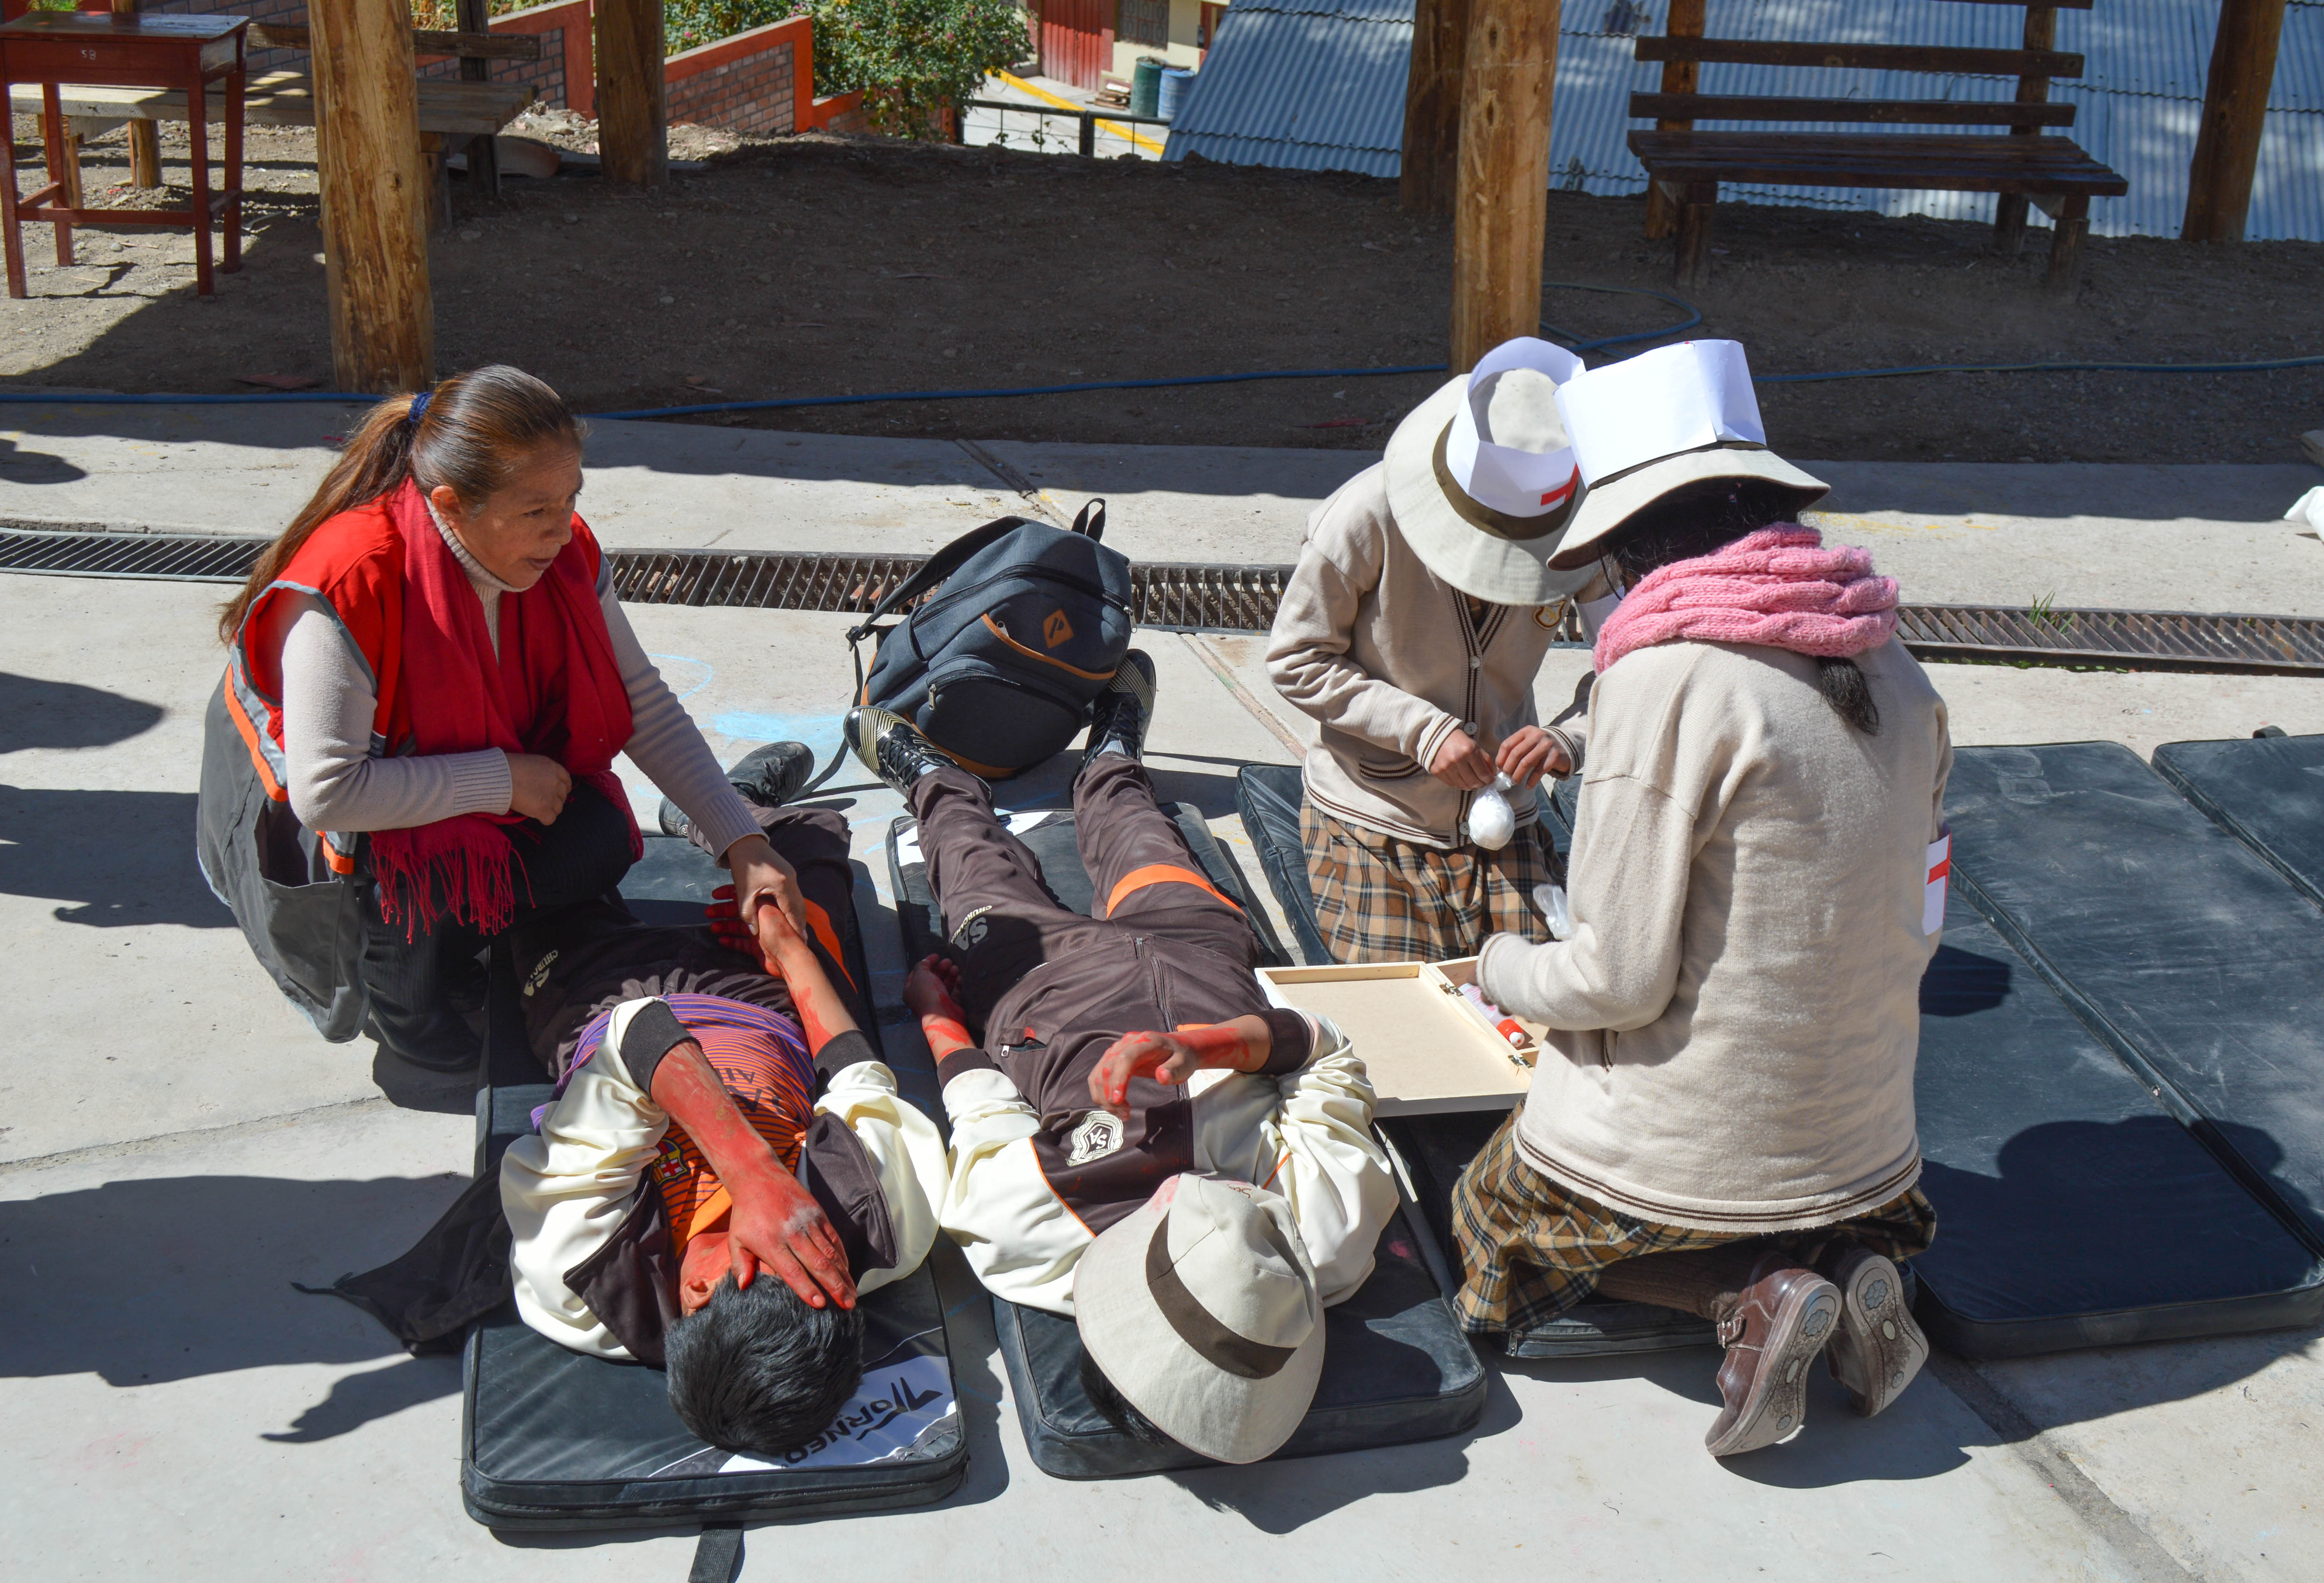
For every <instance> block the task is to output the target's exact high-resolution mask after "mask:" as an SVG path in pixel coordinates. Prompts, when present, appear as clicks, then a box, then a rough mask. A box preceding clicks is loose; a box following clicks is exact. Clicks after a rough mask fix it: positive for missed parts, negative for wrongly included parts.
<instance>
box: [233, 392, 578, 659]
mask: <svg viewBox="0 0 2324 1583" xmlns="http://www.w3.org/2000/svg"><path fill="white" fill-rule="evenodd" d="M583 437H584V430H583V428H582V425H581V421H580V420H579V419H577V418H576V417H575V416H574V415H573V412H572V410H571V409H570V408H568V407H567V406H566V404H565V403H564V401H563V399H562V398H561V397H559V396H558V393H556V392H555V391H553V390H551V389H549V386H548V385H546V384H542V383H541V382H540V381H539V380H538V379H535V378H534V377H533V376H532V375H530V374H527V373H525V372H524V371H523V370H522V369H520V368H512V367H510V366H507V365H506V364H503V363H495V364H492V365H489V366H485V367H483V368H476V369H472V370H470V371H469V372H468V373H466V374H455V375H452V377H451V378H449V379H447V380H444V381H442V382H441V383H440V384H438V385H437V386H436V387H435V388H434V389H433V390H428V391H422V392H420V393H418V394H417V395H392V396H390V397H388V398H387V399H386V400H385V401H383V402H382V403H379V405H377V406H375V407H374V408H373V409H372V410H371V411H370V412H368V413H366V414H365V415H364V421H363V422H362V424H361V425H360V426H359V427H358V428H357V429H356V430H355V432H354V433H353V434H351V435H349V436H348V437H347V443H346V449H343V450H342V451H340V453H339V459H338V460H337V462H335V463H333V464H332V466H331V470H330V471H329V472H328V473H327V474H325V475H324V477H323V483H322V486H321V487H320V488H318V489H317V490H316V491H315V497H314V498H313V499H312V500H309V502H307V505H306V506H305V508H304V509H303V510H301V511H300V513H299V514H298V515H297V516H296V517H294V518H293V519H292V520H291V525H290V526H289V527H287V528H285V529H283V530H282V532H281V535H280V536H278V537H277V538H276V539H275V541H274V542H272V544H269V545H268V546H267V547H266V549H265V551H264V552H263V554H261V555H260V556H259V558H258V564H257V565H256V566H254V567H253V568H251V571H250V580H249V581H247V582H245V583H244V584H243V586H242V591H241V592H240V593H238V594H236V595H235V597H233V598H232V599H230V600H228V601H227V602H226V607H225V608H224V609H223V610H221V611H219V612H218V636H219V638H220V640H221V641H223V642H226V643H232V642H234V637H235V633H237V632H239V631H241V630H242V623H243V618H244V616H247V615H249V613H250V606H252V604H253V603H254V602H255V601H256V600H257V598H258V596H259V595H261V594H263V593H264V592H265V591H266V589H267V588H268V587H269V585H271V584H272V583H273V581H274V580H275V579H277V578H279V577H281V575H282V569H283V568H284V567H286V566H288V565H290V564H291V557H292V556H294V555H296V554H298V553H299V550H300V546H301V545H303V544H305V543H306V542H307V539H308V535H309V534H311V533H312V532H314V531H315V530H316V529H317V528H318V527H319V526H321V525H322V524H323V523H325V522H327V521H328V520H329V519H331V518H332V517H335V516H337V515H338V514H339V513H341V512H343V511H351V510H353V509H354V508H355V507H356V506H358V505H364V503H366V502H368V501H373V500H377V499H378V498H379V497H380V496H381V495H385V494H387V493H388V492H389V491H390V490H392V489H394V488H395V487H396V486H398V485H400V484H401V483H402V482H403V480H404V479H406V478H407V477H417V478H418V479H419V481H420V487H421V488H422V489H423V490H432V489H435V488H438V487H439V486H450V488H451V489H452V490H453V491H454V492H455V493H456V494H457V495H459V497H460V498H461V499H462V500H464V501H469V502H480V501H482V500H484V498H485V497H486V496H488V495H491V494H492V493H493V491H494V490H495V489H498V488H499V487H500V486H501V485H502V483H503V480H505V479H506V478H507V477H508V474H509V470H510V468H511V467H512V466H513V465H514V464H515V462H516V460H517V458H519V457H520V456H521V455H524V454H525V453H527V452H529V451H530V450H531V449H532V448H534V447H536V446H539V445H542V444H551V443H554V444H563V445H570V446H574V447H576V448H578V447H579V445H580V444H581V441H582V439H583Z"/></svg>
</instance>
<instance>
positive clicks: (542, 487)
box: [205, 366, 804, 1069]
mask: <svg viewBox="0 0 2324 1583" xmlns="http://www.w3.org/2000/svg"><path fill="white" fill-rule="evenodd" d="M581 441H582V430H581V425H580V423H579V422H578V421H577V420H576V419H575V417H574V416H573V414H572V412H570V411H568V410H567V407H566V405H565V403H564V402H563V401H562V400H561V399H560V398H559V397H558V394H557V393H556V392H555V391H553V390H551V389H549V386H548V385H546V384H542V383H541V382H540V381H539V380H538V379H535V378H533V377H532V376H531V375H528V374H524V373H522V372H521V371H519V370H517V369H514V368H510V367H506V366H492V367H486V368H479V369H475V370H474V371H473V372H470V373H467V374H461V375H454V376H453V377H452V378H450V379H447V380H445V381H444V382H443V383H441V384H438V385H437V386H436V387H435V388H434V389H433V390H432V391H429V393H425V394H422V395H417V396H396V397H391V398H390V399H389V400H387V401H384V402H383V403H380V404H379V405H378V406H377V407H375V408H374V409H373V410H372V412H371V414H370V416H369V417H367V418H366V419H365V420H364V423H363V425H362V427H361V428H360V429H358V430H356V432H355V434H354V436H353V437H352V438H351V439H350V440H349V441H348V443H347V446H346V450H345V452H344V453H343V454H342V455H341V457H340V458H339V461H338V463H337V466H335V467H332V469H331V471H330V474H329V476H328V477H326V478H325V479H324V480H323V485H322V487H321V488H319V489H318V490H317V491H316V493H315V497H314V498H313V499H312V500H310V501H309V502H308V503H307V506H306V509H305V510H303V511H301V512H300V514H299V515H298V517H297V519H296V520H295V521H293V522H292V523H291V525H290V527H288V528H287V529H285V530H284V531H283V532H282V535H281V537H280V538H279V539H277V540H276V541H275V542H273V544H272V545H271V546H270V547H269V548H268V549H267V551H266V552H265V553H264V554H263V555H262V556H260V557H259V560H258V565H257V567H256V569H254V571H253V572H252V573H251V576H250V581H249V583H248V584H247V585H246V586H245V587H244V588H243V590H242V592H241V593H240V594H239V595H238V596H236V597H235V599H234V600H233V601H232V602H231V603H230V604H229V605H227V606H226V610H225V612H224V615H223V616H222V618H221V621H220V633H221V634H222V635H223V636H224V637H225V638H226V643H227V644H228V647H229V649H230V652H231V659H230V662H229V665H228V670H227V675H226V686H225V688H224V690H223V694H222V697H221V699H220V700H219V701H220V703H221V704H222V705H223V707H224V708H225V711H226V714H227V715H228V716H230V717H232V718H233V721H234V724H235V726H236V727H239V730H240V734H241V736H242V738H243V741H244V743H245V744H247V745H248V747H249V756H250V761H251V767H252V768H253V769H254V771H255V772H256V780H257V784H258V785H259V786H260V787H262V788H263V791H264V793H265V797H266V798H268V799H271V800H272V801H273V802H274V803H275V804H277V805H284V804H287V805H288V808H289V809H290V810H291V812H292V813H293V814H295V815H296V818H297V822H298V826H299V827H300V829H299V832H298V834H300V836H301V837H302V838H303V839H302V840H301V841H300V845H301V846H303V847H306V848H307V849H308V850H309V853H311V854H312V856H313V857H314V859H315V862H314V865H313V866H314V869H315V874H316V876H318V877H325V878H327V875H325V873H324V871H325V869H326V868H327V870H328V873H329V874H335V875H337V876H338V877H339V878H340V879H341V880H343V881H346V882H348V883H351V884H354V885H355V886H356V887H358V889H359V891H360V892H361V897H360V903H359V912H360V916H361V919H362V923H361V937H362V938H361V940H360V943H359V949H357V948H356V947H355V946H354V945H350V946H348V947H347V948H346V949H344V950H343V951H341V953H340V960H339V965H338V967H337V976H338V977H352V978H353V979H355V981H356V983H355V985H354V986H324V990H323V993H322V998H323V999H324V1000H326V1001H328V1000H331V999H334V998H336V1000H337V1001H338V1002H339V1003H340V1004H346V1002H347V999H348V995H347V990H348V989H349V988H350V987H352V988H355V989H358V990H359V991H360V1000H359V1001H358V1002H357V1003H356V1004H358V1005H360V1006H367V1009H368V1014H369V1022H370V1030H369V1031H370V1032H372V1033H373V1034H374V1036H375V1037H376V1038H378V1039H379V1040H380V1041H381V1042H383V1043H384V1044H386V1045H387V1046H388V1047H390V1048H391V1049H392V1050H394V1051H396V1052H397V1053H398V1054H400V1055H401V1056H403V1057H404V1058H405V1059H407V1060H411V1061H413V1062H415V1063H417V1064H420V1065H423V1066H429V1067H435V1068H439V1069H458V1068H462V1067H466V1066H471V1065H473V1064H474V1063H475V1060H476V1056H477V1042H478V1041H477V1037H476V1034H475V1032H474V1031H473V1030H472V1028H471V1026H470V1023H469V1022H468V1019H467V1018H466V1016H464V1015H463V1014H462V1013H463V1011H464V1010H465V1011H467V1012H474V1011H475V1009H477V1008H478V1007H479V1006H480V1005H481V990H482V984H483V975H482V969H481V967H479V965H478V957H479V954H480V952H481V950H482V949H483V947H484V943H485V941H486V940H488V939H489V938H490V937H491V936H493V935H495V934H498V933H499V932H501V931H502V930H505V929H506V928H508V927H509V925H510V924H511V922H512V921H514V920H515V918H516V917H517V916H518V915H519V914H520V913H522V912H530V911H533V910H536V909H539V908H544V907H556V906H561V905H569V904H571V903H577V902H581V901H586V900H587V899H589V898H591V897H594V896H599V895H603V894H604V893H606V892H607V891H610V890H612V889H613V887H614V886H615V885H616V884H619V882H620V880H621V878H622V875H623V874H624V873H625V872H626V871H627V870H628V868H629V866H630V865H631V864H632V863H633V862H634V861H636V859H637V857H638V856H639V854H640V851H641V847H640V843H639V837H638V827H637V821H636V819H635V818H634V817H633V816H632V813H631V811H630V802H629V797H628V794H627V793H626V792H625V791H623V790H622V785H621V782H620V781H619V780H618V779H616V778H615V776H614V774H613V755H614V754H617V753H624V752H625V753H627V754H629V755H630V758H631V760H632V762H633V763H634V764H637V765H638V767H639V768H641V769H642V770H643V771H645V773H647V775H648V776H649V777H650V778H651V779H652V780H653V782H655V784H656V785H658V786H659V787H660V788H661V789H662V791H665V792H667V793H668V794H669V798H670V800H671V801H674V802H675V803H677V805H678V808H679V809H680V810H683V811H684V812H685V814H686V815H687V819H689V820H690V821H691V823H692V824H693V826H694V831H695V834H696V838H697V839H699V840H700V841H701V843H702V844H703V845H705V847H708V849H709V850H711V851H712V852H715V853H718V854H720V855H721V860H722V861H723V862H724V864H725V865H726V866H727V867H728V868H729V869H730V870H731V871H732V872H733V875H734V880H735V884H736V888H737V891H738V893H739V894H740V895H741V897H742V899H743V901H744V903H746V905H745V909H744V912H745V915H746V916H748V915H750V912H751V911H752V910H753V909H755V907H756V906H757V904H758V903H759V902H760V901H761V900H762V899H772V900H774V901H775V902H776V903H778V904H779V905H780V906H781V907H782V908H783V910H784V911H785V912H788V913H789V914H791V916H792V920H793V922H794V924H795V925H798V926H799V927H801V928H804V921H803V920H802V918H801V917H800V907H799V902H798V888H797V885H796V884H795V877H794V875H793V874H792V871H791V868H790V866H789V865H788V864H787V863H785V862H784V861H783V860H782V858H780V857H779V856H777V855H776V854H775V852H774V849H773V848H772V847H770V846H769V845H768V844H767V839H766V838H765V837H764V836H763V835H761V833H760V829H759V824H758V821H757V819H755V818H754V817H753V815H752V810H751V808H750V806H749V805H748V804H747V803H745V802H744V801H742V798H741V796H740V795H738V794H737V792H736V791H735V790H734V789H733V787H732V786H731V785H729V784H728V783H727V780H726V776H725V774H724V772H723V771H722V770H721V769H720V768H719V765H718V762H717V760H716V758H715V756H713V754H711V751H710V747H709V745H708V744H706V743H705V742H704V741H703V739H702V735H701V733H700V732H699V731H698V730H696V727H695V726H694V723H693V721H692V720H691V719H689V718H688V717H687V713H686V710H685V708H683V707H682V706H681V705H680V704H679V703H678V699H677V698H676V697H675V696H673V695H672V694H671V692H670V690H669V687H668V686H667V685H666V684H665V683H664V682H663V680H662V679H661V676H660V674H659V672H658V671H656V670H655V669H654V666H653V664H652V662H650V660H648V659H647V658H646V655H645V653H644V651H643V650H642V649H641V648H640V647H639V644H638V640H637V637H636V635H635V634H633V633H632V631H631V630H630V624H629V622H628V620H627V619H626V618H625V617H624V616H622V608H621V606H620V604H619V603H618V602H616V600H615V599H614V597H613V591H612V574H611V571H610V569H609V568H608V567H607V566H606V564H605V561H604V554H603V552H602V551H600V550H599V549H598V547H597V542H596V540H595V538H594V537H592V536H591V534H590V532H589V529H588V526H587V524H586V523H583V522H582V520H581V518H580V517H579V516H578V515H577V514H576V513H575V511H574V509H573V507H574V501H575V498H576V496H577V495H579V493H580V490H581ZM205 795H206V800H207V798H208V786H207V785H206V788H205ZM249 801H253V802H256V801H257V799H255V798H252V799H250V800H249ZM259 811H260V813H261V814H263V813H264V812H265V810H263V807H262V808H261V809H260V810H259ZM257 828H258V826H257V823H256V822H255V821H254V823H253V825H252V829H257ZM245 845H247V843H245ZM257 845H259V846H261V847H263V846H264V845H265V842H264V840H263V838H261V839H260V840H259V841H258V842H257ZM208 856H209V854H208V851H207V850H206V853H205V866H206V867H208ZM267 861H268V860H267V858H266V857H265V856H263V855H262V856H261V857H260V858H259V859H258V866H260V867H262V868H263V867H264V866H266V864H267ZM222 866H227V867H231V866H232V860H231V859H230V858H229V859H228V860H227V862H226V864H224V865H222ZM231 877H232V876H229V878H231ZM269 877H270V879H272V875H270V876H269ZM306 877H307V876H306V875H298V876H295V878H296V879H304V878H306ZM212 883H213V884H214V885H219V887H220V893H221V894H226V893H228V892H229V891H231V892H232V893H233V894H232V895H231V896H229V900H230V902H232V903H233V904H234V905H235V911H236V913H237V915H240V914H242V913H244V912H250V911H253V910H256V909H264V908H266V907H268V906H269V904H270V903H269V901H268V898H269V897H271V896H273V895H275V894H276V892H277V890H279V889H280V885H279V882H277V883H276V884H274V885H272V886H254V885H249V884H239V885H237V884H221V882H220V877H219V876H218V875H215V874H214V875H212ZM294 884H295V879H294ZM254 898H255V899H254ZM241 921H242V922H243V925H244V930H245V931H246V932H248V933H249V934H250V935H251V938H252V940H253V942H254V944H256V945H259V946H260V950H261V955H262V957H263V958H265V957H267V956H268V949H267V946H266V944H265V943H264V942H263V935H264V933H265V931H266V928H267V927H272V930H273V933H274V936H275V940H276V942H277V943H278V944H282V943H284V942H286V941H288V942H291V945H292V946H293V948H294V949H295V939H294V937H295V935H296V933H297V932H298V931H297V930H291V931H288V932H287V933H286V931H285V930H284V929H283V928H282V927H281V922H280V921H272V923H271V924H270V923H268V922H267V921H260V920H254V919H253V918H251V917H243V918H242V919H241ZM309 932H312V931H311V930H309ZM267 965H268V966H269V967H270V968H271V969H272V970H274V972H275V976H276V977H277V978H278V980H283V981H284V987H285V989H286V991H289V990H292V989H293V985H292V984H291V982H290V981H289V979H288V978H286V976H285V972H284V970H283V968H282V967H281V965H280V964H279V963H278V962H277V961H276V960H273V959H269V960H268V964H267ZM326 976H329V975H326ZM292 977H296V975H295V974H294V975H292ZM311 977H313V976H312V975H311V974H310V975H309V978H310V979H311ZM306 987H307V989H308V993H307V994H306V995H300V994H298V993H293V996H292V998H293V999H294V1000H300V1001H301V1002H302V1004H309V1003H311V1002H312V1001H314V1000H315V998H316V996H317V991H316V989H315V987H314V986H313V985H312V984H311V983H309V985H308V986H306ZM334 988H336V989H337V994H336V995H332V994H331V993H329V992H330V991H331V990H332V989H334ZM309 1014H310V1015H314V1016H316V1020H317V1022H318V1026H325V1027H326V1031H327V1032H331V1031H332V1029H331V1028H330V1026H329V1025H328V1023H327V1019H326V1018H325V1017H324V1016H323V1015H321V1014H318V1013H317V1012H316V1010H315V1009H314V1006H313V1004H309ZM338 1021H339V1022H340V1023H345V1022H346V1018H345V1017H341V1018H339V1019H338ZM354 1032H355V1028H354V1027H352V1026H349V1027H345V1028H344V1030H343V1031H339V1032H336V1033H335V1036H337V1037H351V1036H352V1035H353V1033H354Z"/></svg>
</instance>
